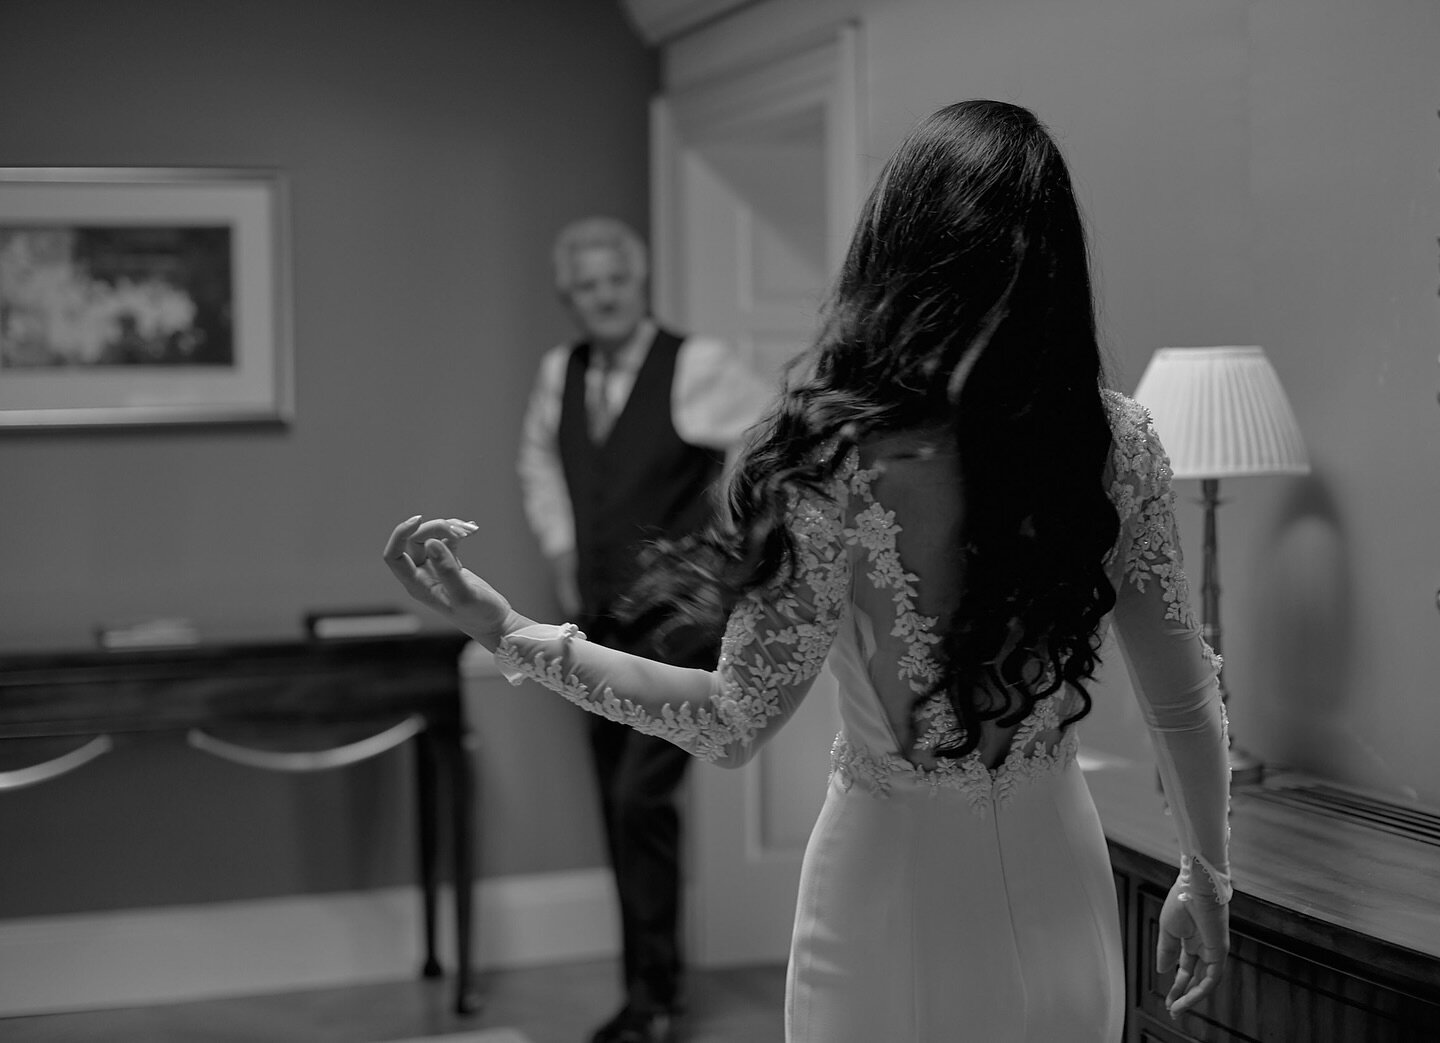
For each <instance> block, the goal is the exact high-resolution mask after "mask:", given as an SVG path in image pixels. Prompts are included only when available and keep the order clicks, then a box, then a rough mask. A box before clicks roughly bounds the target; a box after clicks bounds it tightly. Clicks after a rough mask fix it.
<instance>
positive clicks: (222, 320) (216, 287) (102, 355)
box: [0, 167, 294, 433]
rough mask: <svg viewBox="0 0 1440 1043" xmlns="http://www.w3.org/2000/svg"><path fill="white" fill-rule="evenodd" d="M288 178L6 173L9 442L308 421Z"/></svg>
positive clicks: (1, 392) (2, 344) (1, 386)
mask: <svg viewBox="0 0 1440 1043" xmlns="http://www.w3.org/2000/svg"><path fill="white" fill-rule="evenodd" d="M290 324H291V311H290V272H289V229H288V214H287V197H286V183H285V179H284V177H283V175H282V174H281V173H280V172H279V171H275V170H261V169H221V168H210V167H195V168H182V167H174V168H157V167H0V433H3V431H4V430H6V429H36V428H83V427H96V426H117V425H166V424H226V423H281V424H283V423H288V422H289V421H290V420H291V419H293V414H294V395H293V361H292V350H291V325H290Z"/></svg>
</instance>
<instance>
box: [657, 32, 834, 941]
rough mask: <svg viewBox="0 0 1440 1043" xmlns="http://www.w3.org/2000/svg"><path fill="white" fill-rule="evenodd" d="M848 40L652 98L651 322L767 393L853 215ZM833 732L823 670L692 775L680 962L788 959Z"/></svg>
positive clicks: (813, 314)
mask: <svg viewBox="0 0 1440 1043" xmlns="http://www.w3.org/2000/svg"><path fill="white" fill-rule="evenodd" d="M854 33H855V31H854V30H853V29H852V28H848V27H847V28H844V29H842V30H840V31H838V32H837V33H836V35H835V36H834V37H832V38H831V39H829V40H828V41H826V42H824V43H822V44H820V45H817V46H812V47H809V48H805V49H803V50H800V51H797V52H795V53H793V54H791V55H789V56H787V57H785V58H782V59H778V60H774V61H772V62H770V63H768V64H766V65H764V66H762V67H750V68H747V69H745V70H744V71H743V72H741V73H737V74H736V75H734V76H731V77H728V78H723V79H721V80H719V81H712V82H709V83H707V84H706V85H705V86H704V87H703V88H692V89H687V90H684V91H678V92H673V93H671V94H669V95H667V96H665V97H662V98H660V99H658V100H657V102H656V104H655V109H654V114H653V132H652V148H653V150H654V179H653V184H652V189H653V192H654V221H653V227H654V239H655V265H654V269H655V278H654V283H655V286H654V289H655V298H656V310H657V313H658V314H659V316H660V317H661V318H662V320H670V321H672V322H674V323H675V324H676V325H677V326H678V327H680V328H682V329H685V330H688V331H692V332H695V333H702V334H705V335H707V336H719V337H724V338H727V339H729V340H730V341H731V342H732V343H734V344H736V345H738V346H740V348H741V349H742V350H743V351H744V352H745V353H747V354H748V355H749V357H750V359H751V361H752V363H753V364H754V366H755V367H756V369H757V370H758V371H760V372H762V373H766V374H770V375H772V376H774V377H775V379H776V381H777V385H778V380H779V376H780V373H781V370H782V368H783V366H784V364H785V363H786V362H787V361H789V360H790V359H791V358H792V357H794V355H795V354H796V353H798V352H799V351H800V350H801V349H803V348H804V347H805V346H806V345H807V344H808V343H809V342H810V340H811V339H812V338H813V336H814V334H815V330H816V323H817V318H818V310H819V306H820V302H821V299H822V297H823V295H824V293H825V292H826V290H827V288H828V284H829V282H830V280H831V279H832V278H833V275H834V272H835V270H836V269H837V267H838V262H839V259H840V256H841V252H842V251H843V248H844V244H845V243H846V242H847V240H848V238H849V235H850V231H851V226H852V223H853V220H854V213H855V209H856V202H857V196H858V189H857V181H858V178H857V173H856V171H857V168H858V155H859V149H858V145H857V137H858V127H857V119H858V100H857V97H856V83H857V76H856V67H855V66H856V43H855V36H854ZM837 726H838V721H837V714H836V710H835V682H834V679H833V678H832V677H831V676H830V675H829V673H828V672H826V673H825V674H823V675H822V676H821V678H820V680H819V681H818V682H817V684H816V687H815V689H814V691H812V693H811V694H810V696H809V698H808V699H807V700H806V702H805V704H804V705H803V706H802V707H801V709H800V711H799V712H798V713H797V714H796V716H795V717H794V718H793V719H792V720H791V721H790V723H789V724H788V725H787V726H786V727H785V729H784V730H783V731H782V732H781V733H780V734H778V735H777V736H775V737H774V738H772V739H771V740H770V742H769V743H768V744H767V745H766V746H765V747H764V748H763V749H762V750H761V752H760V753H759V755H758V756H757V757H756V758H755V760H753V761H752V762H751V763H750V764H749V765H747V766H746V767H745V768H743V769H740V770H738V771H727V770H725V769H719V768H711V767H709V766H704V765H697V766H696V770H695V771H694V773H693V775H692V776H691V783H690V806H689V809H688V817H687V820H686V822H687V826H686V828H687V835H688V838H689V839H688V844H687V848H688V852H687V879H688V885H689V886H688V889H687V901H688V910H687V920H686V924H687V928H686V936H687V937H686V942H687V949H688V953H689V959H690V960H691V962H693V963H695V964H697V965H701V966H716V965H724V964H740V963H759V962H770V961H779V960H783V959H784V958H785V956H786V953H787V951H788V947H789V939H790V930H791V924H792V921H793V918H794V906H795V894H796V889H797V884H798V881H799V871H800V859H801V856H802V854H803V852H804V848H805V843H806V840H807V838H808V837H809V834H810V830H811V827H812V826H813V825H814V822H815V816H816V814H817V813H818V811H819V808H820V803H821V800H822V799H823V796H824V792H825V786H826V782H827V776H828V771H829V751H830V743H831V740H832V739H833V737H834V735H835V731H836V728H837Z"/></svg>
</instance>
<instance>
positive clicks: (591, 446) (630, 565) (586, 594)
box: [559, 330, 724, 666]
mask: <svg viewBox="0 0 1440 1043" xmlns="http://www.w3.org/2000/svg"><path fill="white" fill-rule="evenodd" d="M681 343H682V338H680V337H678V336H676V335H675V334H674V333H671V332H670V331H668V330H659V331H658V332H657V333H656V335H655V339H654V341H652V342H651V344H650V350H649V351H648V352H647V353H646V355H645V361H644V362H643V363H642V364H641V366H640V371H639V373H637V374H636V376H635V386H634V388H633V389H632V390H631V392H630V397H629V398H628V399H627V400H626V402H625V407H624V409H622V410H621V412H620V414H619V416H617V417H616V418H615V422H614V424H613V425H612V426H611V428H610V434H609V437H607V438H606V440H605V442H604V444H603V445H596V444H595V442H594V441H593V440H592V439H591V437H590V431H589V425H588V423H587V417H586V410H585V371H586V369H587V368H588V366H589V364H590V350H591V349H590V345H589V344H588V343H582V344H577V345H576V346H575V347H574V349H572V350H571V352H570V360H569V363H568V365H567V367H566V371H565V388H564V392H563V397H562V399H561V409H560V431H559V442H560V461H561V465H562V466H563V468H564V472H565V485H566V487H567V489H568V490H569V493H570V502H571V505H572V507H573V509H574V512H575V547H576V557H577V559H578V568H579V576H578V579H579V582H580V600H581V603H582V610H583V615H584V617H585V618H584V619H582V620H581V621H580V623H581V626H582V627H584V628H586V632H587V633H588V634H589V635H590V637H591V638H592V639H595V640H601V641H604V642H605V643H606V644H611V645H614V646H616V647H624V648H626V649H627V650H629V651H635V652H638V653H640V654H642V655H646V654H653V653H652V652H651V651H650V650H648V649H647V648H646V647H645V642H644V640H643V636H642V635H625V634H622V633H619V632H618V631H616V630H615V629H613V627H614V621H613V618H611V617H610V612H611V609H612V608H613V607H614V606H615V603H616V601H617V600H618V599H619V598H620V597H622V596H623V595H624V594H625V593H626V591H627V590H628V589H629V587H630V584H631V583H632V582H634V580H635V578H636V576H637V575H638V574H639V571H640V570H639V556H640V554H641V552H642V551H643V550H644V548H645V545H646V544H647V543H648V542H649V541H650V540H653V539H656V538H661V537H664V538H675V537H677V536H683V535H685V534H687V533H690V532H694V531H696V530H697V529H699V528H701V527H702V526H704V525H705V523H706V522H708V521H709V520H710V519H711V518H712V517H714V512H715V502H714V500H713V498H712V491H711V490H712V487H713V486H714V484H715V481H716V479H717V478H719V476H720V471H721V467H722V465H723V463H724V454H723V453H721V452H719V451H717V450H714V449H703V448H700V447H698V446H693V445H690V444H688V443H686V442H683V441H681V439H680V436H679V435H678V434H677V433H676V431H675V422H674V417H673V412H672V410H671V404H670V403H671V391H672V388H673V386H674V383H675V360H676V358H677V357H678V355H679V350H680V345H681ZM591 630H595V631H598V632H596V633H591ZM708 665H710V666H713V665H714V662H713V660H712V661H711V662H710V663H709V664H708Z"/></svg>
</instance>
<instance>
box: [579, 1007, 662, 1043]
mask: <svg viewBox="0 0 1440 1043" xmlns="http://www.w3.org/2000/svg"><path fill="white" fill-rule="evenodd" d="M674 1041H675V1018H674V1015H672V1014H671V1013H670V1012H669V1011H665V1010H650V1011H646V1010H635V1009H634V1008H632V1007H623V1008H621V1010H620V1013H618V1014H616V1015H615V1016H614V1017H613V1018H611V1019H610V1020H609V1021H607V1022H605V1024H603V1025H601V1026H600V1027H599V1028H598V1029H596V1030H595V1035H593V1036H591V1037H590V1043H674Z"/></svg>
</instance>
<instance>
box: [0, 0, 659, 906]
mask: <svg viewBox="0 0 1440 1043" xmlns="http://www.w3.org/2000/svg"><path fill="white" fill-rule="evenodd" d="M655 82H656V67H655V60H654V56H653V54H652V53H651V52H650V51H648V50H647V49H646V48H645V47H644V46H643V44H642V43H641V42H640V41H639V39H638V37H637V36H636V35H635V34H634V33H633V31H632V30H631V29H630V27H629V25H628V24H627V23H626V22H625V21H624V19H623V17H622V14H621V12H620V8H619V6H618V5H617V4H613V3H596V2H595V0H527V2H526V3H471V2H466V0H363V2H354V0H306V2H304V3H264V2H261V3H257V2H252V0H208V2H206V3H204V4H195V3H192V2H187V0H126V2H125V3H114V2H110V0H0V165H10V166H24V165H105V166H259V167H276V168H280V169H282V170H283V171H285V173H286V175H287V176H288V179H289V188H290V202H291V226H292V238H293V244H292V245H293V258H292V260H293V274H294V279H293V291H294V302H295V308H294V311H295V315H294V319H295V321H294V326H295V359H296V405H297V415H296V420H295V422H294V424H293V425H291V426H290V427H288V428H286V429H283V430H253V429H246V430H241V429H225V428H219V427H216V428H208V429H207V428H202V429H190V430H184V431H180V430H168V431H167V430H151V431H123V430H108V431H93V432H81V433H57V432H47V433H32V434H17V433H11V432H6V433H4V434H3V435H0V537H3V538H0V649H17V648H54V647H65V646H71V645H76V644H81V645H83V644H85V643H86V642H88V641H89V640H90V634H91V629H92V627H93V626H94V625H95V623H96V622H98V621H102V620H113V619H120V618H126V617H132V618H133V617H140V618H143V617H148V616H157V615H184V616H189V617H191V618H193V619H194V620H196V621H197V622H198V623H199V625H200V627H201V629H202V631H203V632H204V633H206V634H208V635H211V636H216V637H224V636H234V635H261V634H264V635H273V634H279V633H298V626H299V620H300V616H301V613H302V612H303V611H305V610H306V609H307V608H310V607H314V606H319V605H324V606H332V605H345V604H373V603H377V602H382V603H383V602H393V601H395V600H397V595H399V594H400V592H399V590H398V588H396V587H394V586H393V581H392V580H391V578H390V576H389V574H388V573H387V572H386V570H385V569H384V567H383V566H382V564H381V562H380V559H379V550H380V547H381V545H382V543H383V541H384V537H385V535H386V533H387V532H388V531H389V529H390V527H391V526H392V525H393V524H394V523H395V522H396V521H398V520H399V519H401V518H403V517H405V516H407V515H409V514H413V513H416V512H421V511H423V512H427V513H445V514H452V513H453V514H457V515H461V516H464V517H470V518H474V519H476V520H477V521H478V522H479V523H480V525H481V531H480V533H479V534H478V535H477V536H476V537H475V538H474V540H475V542H476V543H477V544H481V545H484V546H493V547H495V548H497V550H496V551H495V553H493V554H491V555H489V556H488V557H487V560H486V561H485V562H484V567H485V568H486V569H487V570H488V573H489V575H490V576H491V577H492V578H493V579H494V581H495V582H496V583H497V585H498V586H500V587H501V589H504V590H506V591H507V592H509V593H510V595H511V596H512V599H514V600H516V601H517V602H518V603H519V604H521V605H522V606H524V607H525V608H526V609H527V610H529V611H531V612H532V613H535V614H549V613H550V612H551V611H552V606H551V604H550V601H549V597H550V595H549V593H548V585H547V582H546V578H545V572H544V567H543V563H542V561H541V558H540V557H539V554H538V552H537V551H536V550H535V549H534V547H533V544H532V541H531V539H530V536H529V533H528V530H527V529H526V527H525V524H524V520H523V517H522V515H521V511H520V507H519V504H518V501H517V488H516V482H515V478H514V469H513V463H512V462H513V459H514V450H515V444H516V432H517V429H518V425H519V420H520V410H521V408H522V406H523V401H524V396H525V393H526V391H527V390H528V388H529V385H530V381H531V378H532V375H533V369H534V366H535V364H536V362H537V361H538V358H539V355H540V353H541V352H542V351H543V350H544V349H545V348H547V347H548V346H550V345H551V344H553V343H555V342H556V341H558V340H559V339H561V338H563V337H565V336H568V335H569V329H568V326H567V325H566V322H565V319H564V316H563V314H562V313H561V312H560V310H559V309H558V307H557V306H556V301H555V297H554V294H553V291H552V290H551V281H550V279H551V276H550V269H549V258H548V245H549V242H550V239H551V237H552V236H553V234H554V232H555V230H556V229H557V228H558V227H559V226H560V225H561V224H562V223H563V222H565V221H566V220H568V219H570V218H572V217H574V216H578V215H580V214H583V213H586V212H591V211H606V212H611V213H615V214H617V215H618V216H621V217H624V218H626V219H628V220H631V221H632V222H634V223H635V224H637V225H638V226H640V227H641V228H644V227H645V225H646V218H647V210H648V196H647V177H648V174H647V163H648V159H647V137H646V135H647V130H646V104H647V100H648V98H649V96H650V94H651V93H652V91H653V89H654V86H655ZM483 687H484V684H483V683H482V684H481V689H483ZM478 691H480V689H477V692H478ZM530 694H531V695H532V696H540V698H541V699H543V696H541V695H540V693H539V692H538V690H532V691H531V693H530ZM477 697H478V696H477ZM556 702H557V703H558V701H556ZM504 705H505V706H506V707H507V709H508V712H505V713H498V712H495V710H494V707H488V708H486V709H485V725H486V731H487V735H486V736H485V737H484V739H483V740H482V741H483V743H485V744H489V745H493V746H497V747H503V748H506V749H514V748H516V747H517V746H520V745H521V744H524V745H523V748H525V749H531V750H533V751H535V765H534V767H533V768H526V769H525V770H521V768H520V767H519V766H517V767H515V768H514V769H511V770H512V771H513V773H514V774H515V775H516V777H515V778H514V779H507V780H504V783H503V784H496V780H494V779H493V778H489V777H488V776H487V778H489V781H490V782H491V785H490V787H489V788H490V792H488V793H487V795H486V801H487V808H488V810H491V811H496V810H497V807H498V806H497V805H496V803H495V802H496V801H501V802H507V801H508V803H506V804H505V807H503V808H498V811H499V815H498V817H499V819H500V821H502V822H504V821H507V820H509V821H515V822H517V823H520V826H517V828H515V829H510V830H507V831H506V841H505V842H504V843H503V844H499V843H495V842H494V838H493V835H492V836H491V838H490V842H489V843H486V844H482V849H481V852H480V858H481V870H482V873H484V874H488V875H495V874H502V873H513V872H528V871H535V870H544V869H568V868H578V867H585V866H593V865H600V864H602V863H603V854H602V850H601V847H600V840H599V834H598V831H597V830H596V829H595V828H594V826H593V812H592V809H591V808H590V807H589V805H588V804H587V803H586V802H585V800H579V801H569V802H562V801H554V800H551V801H547V802H546V803H547V808H546V815H547V822H548V823H549V828H547V830H546V831H545V834H544V835H543V836H541V835H537V834H536V833H534V832H533V831H530V830H527V829H525V828H521V826H523V825H524V823H525V821H526V817H527V816H525V815H524V814H521V813H520V810H518V809H517V807H516V800H517V799H520V800H521V803H522V805H523V801H524V799H525V798H517V797H516V796H515V791H516V790H517V789H518V790H519V792H521V793H524V792H531V791H535V790H536V789H537V787H538V788H540V789H543V787H540V786H539V784H538V783H537V782H536V777H537V773H538V772H539V771H541V770H542V768H543V770H544V771H545V773H546V774H545V780H546V781H545V783H544V786H548V787H552V788H553V789H555V790H557V791H562V792H578V793H582V794H587V795H588V792H589V790H588V774H587V770H588V769H587V765H586V763H585V761H584V756H583V743H582V740H581V735H582V730H581V729H582V727H583V721H581V720H580V718H581V717H582V716H583V715H582V714H580V713H579V711H573V712H571V711H570V708H569V707H567V706H563V705H560V706H551V705H550V704H549V703H548V702H547V703H545V705H544V706H543V707H542V706H541V705H540V704H539V703H535V702H533V701H530V702H527V701H524V700H514V699H512V700H510V701H508V702H506V703H505V704H504ZM0 747H4V748H3V749H0V755H3V756H4V757H5V758H6V759H7V760H8V761H9V762H10V763H14V762H16V761H19V762H24V761H26V760H28V759H34V758H33V757H31V756H30V755H29V753H27V752H26V751H21V750H16V749H15V748H14V747H13V745H8V746H7V745H5V744H0ZM507 763H513V759H511V760H507ZM410 782H411V766H410V764H409V760H408V757H406V756H405V755H404V754H401V753H394V754H388V755H386V756H385V757H383V758H381V759H380V760H378V761H375V762H371V763H368V764H366V765H362V766H360V767H358V768H355V769H352V770H350V771H348V772H346V773H344V774H343V775H339V774H330V775H322V776H316V777H309V778H288V777H287V778H277V777H273V776H269V775H264V774H261V773H257V772H253V771H247V770H245V769H241V768H239V767H235V766H231V765H226V764H223V763H220V762H217V761H213V760H210V759H208V758H205V757H202V756H201V755H199V754H196V753H192V752H189V751H187V750H185V749H184V748H183V747H176V746H174V745H169V744H164V743H153V742H152V743H145V744H135V745H131V746H127V747H125V748H123V749H121V750H118V751H117V752H115V753H113V754H111V755H109V756H107V757H105V758H102V759H101V760H100V761H99V762H97V763H95V764H92V765H90V766H88V767H87V768H86V769H85V770H83V771H81V772H80V773H78V774H77V775H76V776H73V777H71V778H67V779H64V780H61V781H59V782H56V783H53V784H51V785H46V786H39V787H35V788H32V789H29V790H24V791H20V792H17V793H13V794H7V795H5V796H4V798H3V799H0V851H3V857H0V917H5V916H20V915H38V914H49V913H61V912H67V911H77V910H85V909H99V908H111V907H122V906H144V905H152V904H170V903H177V902H197V901H207V900H220V899H229V898H247V897H262V896H270V895H282V894H292V893H298V892H308V891H330V890H344V889H352V888H363V887H369V886H382V885H388V884H393V883H397V882H400V881H404V880H409V879H413V855H412V852H413V845H412V842H411V820H410V811H409V808H410V804H409V802H410V798H411V790H410ZM527 788H528V789H527ZM547 792H548V790H547ZM507 794H508V795H507ZM506 809H508V810H506ZM495 818H496V815H492V816H491V819H492V821H493V820H494V819H495ZM530 818H531V820H533V816H530Z"/></svg>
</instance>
